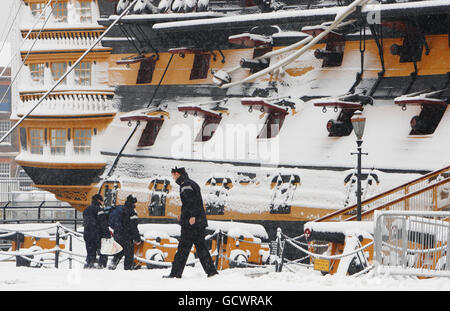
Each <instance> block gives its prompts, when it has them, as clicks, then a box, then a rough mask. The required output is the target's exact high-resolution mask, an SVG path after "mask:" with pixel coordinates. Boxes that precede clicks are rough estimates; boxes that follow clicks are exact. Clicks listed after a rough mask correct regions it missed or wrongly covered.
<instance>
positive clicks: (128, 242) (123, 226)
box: [108, 194, 142, 270]
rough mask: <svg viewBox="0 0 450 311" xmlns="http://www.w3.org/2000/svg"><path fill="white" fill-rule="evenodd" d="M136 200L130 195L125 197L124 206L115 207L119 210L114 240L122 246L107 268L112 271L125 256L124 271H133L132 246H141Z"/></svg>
mask: <svg viewBox="0 0 450 311" xmlns="http://www.w3.org/2000/svg"><path fill="white" fill-rule="evenodd" d="M136 202H137V199H136V198H135V197H133V196H132V195H131V194H130V195H129V196H128V197H127V199H126V201H125V205H124V206H117V207H116V208H119V209H121V217H120V224H119V225H118V226H116V227H115V228H113V230H114V233H113V234H114V240H116V242H117V243H119V244H120V246H122V248H123V249H122V251H120V252H119V253H118V254H116V255H114V258H113V260H112V263H111V264H110V266H109V267H108V268H109V269H110V270H114V269H115V268H116V267H117V264H118V263H119V262H120V260H121V259H122V257H123V256H125V262H124V269H125V270H134V269H135V266H134V245H135V244H136V245H139V244H141V243H142V242H141V235H140V234H139V230H138V227H137V225H138V216H137V214H136V211H135V210H134V208H135V207H136V205H135V204H136Z"/></svg>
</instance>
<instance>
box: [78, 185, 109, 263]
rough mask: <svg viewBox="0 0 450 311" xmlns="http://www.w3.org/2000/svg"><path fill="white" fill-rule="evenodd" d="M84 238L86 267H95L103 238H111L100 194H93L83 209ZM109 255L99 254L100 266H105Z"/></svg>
mask: <svg viewBox="0 0 450 311" xmlns="http://www.w3.org/2000/svg"><path fill="white" fill-rule="evenodd" d="M83 226H84V233H83V238H84V241H85V244H86V253H87V256H86V264H85V265H84V268H88V269H89V268H94V264H95V262H96V259H97V251H99V250H100V243H101V239H102V238H106V239H108V238H110V237H111V233H110V231H109V228H108V219H107V217H106V214H105V210H104V207H103V197H102V196H101V195H100V194H96V195H94V196H92V203H91V205H89V206H88V207H87V208H86V209H85V210H84V211H83ZM107 262H108V257H107V256H104V255H100V256H99V260H98V265H99V268H105V267H106V264H107Z"/></svg>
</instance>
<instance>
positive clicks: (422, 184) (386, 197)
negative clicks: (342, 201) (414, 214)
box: [314, 166, 450, 222]
mask: <svg viewBox="0 0 450 311" xmlns="http://www.w3.org/2000/svg"><path fill="white" fill-rule="evenodd" d="M448 175H450V166H447V167H444V168H442V169H439V170H436V171H434V172H431V173H429V174H426V175H424V176H421V177H419V178H417V179H414V180H412V181H410V182H408V183H406V184H403V185H400V186H398V187H395V188H393V189H391V190H388V191H385V192H383V193H380V194H377V195H375V196H373V197H371V198H369V199H367V200H364V201H363V202H361V207H362V211H363V212H364V211H370V210H374V209H378V208H380V207H381V206H384V205H386V204H388V203H389V202H394V201H396V200H399V199H401V198H404V199H405V200H403V204H404V208H405V209H408V208H409V207H408V204H409V202H410V201H412V200H410V199H411V196H408V194H411V193H415V192H417V191H418V190H420V189H424V188H427V187H429V186H430V185H432V184H431V182H432V181H433V180H438V181H439V180H443V179H445V178H447V179H449V177H448ZM449 181H450V179H449ZM442 188H444V187H442ZM444 190H445V189H442V191H444ZM432 195H434V193H433V194H432ZM406 199H408V200H406ZM439 202H440V200H438V197H437V195H436V196H434V197H433V201H432V202H431V203H436V204H435V208H442V204H443V203H442V202H441V203H439ZM437 204H440V205H439V206H438V205H437ZM449 204H450V202H449ZM356 208H357V205H356V204H354V205H352V206H349V207H346V208H343V209H340V210H338V211H335V212H332V213H330V214H328V215H325V216H322V217H320V218H317V219H316V220H314V221H315V222H322V221H340V220H351V219H352V216H353V215H355V214H356ZM366 217H368V214H366ZM366 219H367V218H366Z"/></svg>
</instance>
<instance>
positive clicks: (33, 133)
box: [30, 128, 44, 154]
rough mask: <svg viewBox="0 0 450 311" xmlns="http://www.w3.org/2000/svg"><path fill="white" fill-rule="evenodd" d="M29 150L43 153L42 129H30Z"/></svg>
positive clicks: (34, 152)
mask: <svg viewBox="0 0 450 311" xmlns="http://www.w3.org/2000/svg"><path fill="white" fill-rule="evenodd" d="M30 151H31V153H33V154H43V153H44V129H33V128H31V129H30Z"/></svg>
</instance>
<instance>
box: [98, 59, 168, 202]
mask: <svg viewBox="0 0 450 311" xmlns="http://www.w3.org/2000/svg"><path fill="white" fill-rule="evenodd" d="M173 56H174V54H171V55H170V58H169V61H168V62H167V65H166V69H165V70H164V72H163V74H162V76H161V79H160V80H159V83H158V85H157V86H156V89H155V91H154V92H153V94H152V97H151V98H150V101H149V103H148V105H147V107H146V108H147V109H148V108H150V106H151V105H152V104H153V100H154V99H155V96H156V93H157V92H158V90H159V87H160V86H161V84H162V82H163V80H164V77H165V76H166V73H167V70H168V69H169V66H170V64H171V63H172V59H173ZM140 124H141V123H140V121H137V122H136V126H135V127H134V129H133V131H132V132H131V134H130V135H129V136H128V138H127V140H126V141H125V143H124V144H123V145H122V147H121V148H120V151H119V153H118V154H117V156H116V158H115V159H114V161H113V163H112V165H111V168H110V169H109V171H108V174H106V178H105V180H108V179H109V178H110V177H111V176H112V173H113V172H114V170H115V169H116V166H117V163H119V160H120V157H121V156H122V153H123V151H124V150H125V147H126V146H127V145H128V143H129V142H130V140H131V138H132V137H133V136H134V134H135V133H136V131H137V129H138V127H139V125H140ZM100 191H101V188H100V189H99V193H100Z"/></svg>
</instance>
